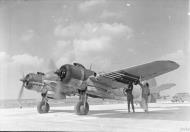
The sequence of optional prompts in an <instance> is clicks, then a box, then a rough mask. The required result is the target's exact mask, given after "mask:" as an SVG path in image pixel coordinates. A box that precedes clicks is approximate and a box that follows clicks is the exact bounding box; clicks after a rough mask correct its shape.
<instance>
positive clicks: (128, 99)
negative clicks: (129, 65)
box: [126, 83, 135, 112]
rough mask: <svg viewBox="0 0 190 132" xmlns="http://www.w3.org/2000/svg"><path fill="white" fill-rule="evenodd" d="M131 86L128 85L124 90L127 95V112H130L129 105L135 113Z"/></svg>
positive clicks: (130, 84)
mask: <svg viewBox="0 0 190 132" xmlns="http://www.w3.org/2000/svg"><path fill="white" fill-rule="evenodd" d="M132 91H133V84H132V83H129V85H128V88H127V89H126V93H127V104H128V112H130V104H131V106H132V109H133V112H135V108H134V104H133V94H132Z"/></svg>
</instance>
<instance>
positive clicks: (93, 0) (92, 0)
mask: <svg viewBox="0 0 190 132" xmlns="http://www.w3.org/2000/svg"><path fill="white" fill-rule="evenodd" d="M105 3H106V1H105V0H86V1H85V2H82V3H80V4H79V6H78V8H79V10H81V11H89V10H90V9H92V8H93V7H96V6H99V5H102V4H105Z"/></svg>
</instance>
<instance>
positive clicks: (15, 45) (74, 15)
mask: <svg viewBox="0 0 190 132" xmlns="http://www.w3.org/2000/svg"><path fill="white" fill-rule="evenodd" d="M188 20H189V13H188V0H158V1H155V0H129V1H127V0H90V1H89V0H85V1H84V0H43V1H42V0H41V1H40V0H34V1H33V0H12V1H11V0H10V1H3V0H1V1H0V29H1V30H0V66H1V70H0V72H1V73H0V74H1V75H0V83H1V84H0V99H3V98H16V97H17V96H18V92H19V89H20V87H21V82H19V78H21V77H22V75H23V74H26V73H28V72H37V71H42V72H47V71H48V70H49V60H50V59H52V60H54V62H55V63H56V65H57V67H60V66H61V65H63V64H65V63H72V62H79V63H81V64H83V65H84V66H86V67H87V68H88V67H89V66H90V64H92V68H93V70H95V71H97V72H102V71H103V72H108V71H113V70H118V69H121V68H126V67H131V66H134V65H140V64H143V63H147V62H150V61H155V60H168V59H170V60H173V61H176V62H178V63H179V64H180V68H179V69H178V70H176V71H173V72H171V73H168V74H165V75H162V76H160V77H157V78H156V79H157V82H158V84H162V83H171V82H173V83H176V84H177V86H175V87H174V88H172V89H170V90H166V91H165V92H164V93H165V94H174V93H176V92H183V91H189V88H188V86H189V82H188V81H187V80H188V79H187V77H188V70H187V67H188V61H187V60H188V52H189V51H190V50H189V47H188V40H189V36H188V28H189V27H188ZM25 91H26V92H25V94H24V98H31V97H36V93H34V92H31V91H30V92H28V91H27V90H25Z"/></svg>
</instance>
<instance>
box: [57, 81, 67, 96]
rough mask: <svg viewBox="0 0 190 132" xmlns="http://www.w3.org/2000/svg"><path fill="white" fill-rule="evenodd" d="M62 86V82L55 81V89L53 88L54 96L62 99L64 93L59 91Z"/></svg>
mask: <svg viewBox="0 0 190 132" xmlns="http://www.w3.org/2000/svg"><path fill="white" fill-rule="evenodd" d="M63 87H64V84H63V83H62V82H61V81H57V85H56V89H55V98H56V99H63V98H66V96H65V94H64V93H63V92H62V91H61V90H62V88H63Z"/></svg>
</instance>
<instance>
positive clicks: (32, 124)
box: [0, 103, 190, 132]
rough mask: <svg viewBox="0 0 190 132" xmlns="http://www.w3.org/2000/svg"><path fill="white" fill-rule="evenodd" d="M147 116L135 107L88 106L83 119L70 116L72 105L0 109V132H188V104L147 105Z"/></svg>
mask: <svg viewBox="0 0 190 132" xmlns="http://www.w3.org/2000/svg"><path fill="white" fill-rule="evenodd" d="M149 106H150V108H149V113H144V112H143V110H142V109H140V108H139V107H138V106H136V113H127V106H126V104H111V105H90V112H89V114H88V115H86V116H78V115H76V114H75V113H74V107H73V106H65V107H51V108H50V109H51V110H50V112H49V113H47V114H38V113H37V111H36V107H32V108H22V109H19V108H2V109H0V130H1V131H7V130H8V131H12V130H14V131H19V130H22V131H36V130H38V131H39V130H40V131H109V132H116V131H125V132H126V131H129V132H190V104H189V103H183V104H171V103H156V104H149Z"/></svg>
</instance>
